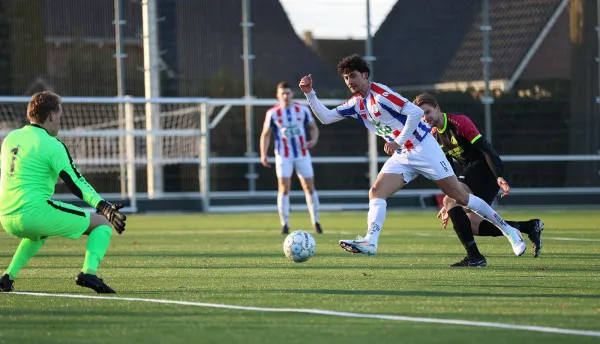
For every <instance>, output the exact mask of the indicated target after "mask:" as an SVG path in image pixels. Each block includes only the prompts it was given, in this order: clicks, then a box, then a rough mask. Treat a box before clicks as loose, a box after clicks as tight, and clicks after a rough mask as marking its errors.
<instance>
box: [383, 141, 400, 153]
mask: <svg viewBox="0 0 600 344" xmlns="http://www.w3.org/2000/svg"><path fill="white" fill-rule="evenodd" d="M398 149H400V145H399V144H397V143H396V142H394V141H392V142H386V143H385V146H384V147H383V150H384V151H385V153H386V154H388V155H394V152H396V151H397V150H398Z"/></svg>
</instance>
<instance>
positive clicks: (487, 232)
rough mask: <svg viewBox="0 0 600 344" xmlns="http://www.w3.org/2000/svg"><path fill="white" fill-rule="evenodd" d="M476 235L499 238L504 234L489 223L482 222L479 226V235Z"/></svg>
mask: <svg viewBox="0 0 600 344" xmlns="http://www.w3.org/2000/svg"><path fill="white" fill-rule="evenodd" d="M507 222H508V221H507ZM511 226H512V225H511ZM513 227H514V226H513ZM477 235H479V236H491V237H499V236H503V235H504V234H502V231H501V230H499V229H498V227H496V226H494V225H493V224H492V223H491V222H490V221H487V220H483V221H481V223H480V224H479V234H477Z"/></svg>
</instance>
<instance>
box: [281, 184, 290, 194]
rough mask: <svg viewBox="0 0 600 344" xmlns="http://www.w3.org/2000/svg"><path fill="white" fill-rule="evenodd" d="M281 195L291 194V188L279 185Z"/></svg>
mask: <svg viewBox="0 0 600 344" xmlns="http://www.w3.org/2000/svg"><path fill="white" fill-rule="evenodd" d="M279 193H280V194H282V195H287V194H289V193H290V187H289V186H287V185H279Z"/></svg>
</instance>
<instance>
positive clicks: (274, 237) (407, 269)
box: [0, 210, 600, 344]
mask: <svg viewBox="0 0 600 344" xmlns="http://www.w3.org/2000/svg"><path fill="white" fill-rule="evenodd" d="M435 214H436V213H435V212H434V211H426V212H420V211H417V212H394V211H391V212H389V213H388V219H387V221H386V223H385V226H384V229H383V231H382V234H381V237H380V242H379V244H380V246H379V254H378V255H377V256H376V257H374V258H367V257H365V256H359V255H350V254H348V253H346V252H344V251H342V250H341V249H340V248H339V247H338V245H337V241H338V240H339V239H350V238H353V237H354V236H356V235H357V234H361V235H363V234H365V233H364V232H365V227H366V225H365V223H366V212H331V213H323V214H322V216H321V217H322V219H321V223H322V225H323V228H324V230H325V234H323V235H318V236H317V235H315V239H316V242H317V251H316V255H315V256H314V257H313V258H312V259H311V260H310V261H308V262H306V263H301V264H297V263H292V262H290V261H289V260H287V258H286V257H285V256H284V255H283V251H282V244H283V239H284V237H283V236H282V235H280V234H279V225H278V217H277V214H271V213H268V214H219V215H131V216H130V217H129V220H128V229H127V231H126V232H125V233H124V234H123V235H121V236H118V235H116V234H115V235H114V236H113V241H112V243H111V247H110V249H109V251H108V254H107V256H106V257H105V260H104V261H103V263H102V265H101V269H100V271H99V274H100V276H101V277H103V278H104V279H105V280H106V281H107V282H108V284H109V285H110V286H111V287H113V288H114V289H115V290H117V292H118V294H116V295H114V297H127V298H145V299H157V300H177V301H188V302H201V303H212V304H224V305H237V306H250V307H263V308H294V309H320V310H329V311H339V312H354V313H363V314H379V315H395V316H407V317H414V318H434V319H454V320H464V321H467V322H468V323H466V325H454V324H439V323H427V322H422V321H425V320H422V321H417V322H412V321H397V320H393V319H364V318H353V317H343V316H335V315H315V314H302V313H289V312H283V313H273V312H265V311H253V310H236V309H223V308H207V307H197V306H194V305H184V304H159V303H150V302H143V301H126V300H116V299H114V300H112V299H111V300H105V299H73V298H64V297H59V296H32V295H19V294H10V293H3V294H0V310H1V313H0V316H2V321H1V322H0V343H83V342H85V343H135V342H140V343H238V342H239V343H241V342H243V343H284V342H285V343H311V344H316V343H346V342H372V343H475V342H485V343H486V344H496V343H511V344H512V343H538V342H539V343H542V342H543V343H544V344H551V343H597V342H598V341H600V338H599V337H593V336H582V335H577V334H556V333H542V332H536V331H529V330H523V329H512V328H504V329H502V328H493V327H485V326H484V327H481V326H469V324H471V323H469V322H493V323H503V324H508V325H531V326H543V327H552V328H563V329H573V330H584V331H585V330H587V331H595V332H600V231H599V229H600V228H599V227H600V225H599V223H600V211H598V210H589V211H573V212H571V211H546V212H541V211H528V212H525V211H502V212H501V214H502V215H503V216H504V218H505V219H509V220H521V219H529V218H533V217H539V218H542V219H543V220H544V222H545V223H546V229H545V231H544V249H543V251H542V256H541V257H540V258H537V259H534V258H533V257H532V256H531V250H530V248H531V244H530V243H529V242H528V245H529V246H528V250H527V252H526V253H525V255H524V256H522V257H515V256H514V255H513V254H512V250H511V248H510V245H509V244H508V242H507V240H506V239H504V238H481V237H476V239H477V242H478V244H479V247H480V250H481V251H482V253H484V254H485V255H486V256H487V259H488V267H485V268H458V269H457V268H450V267H448V265H449V264H451V263H454V262H456V261H458V260H460V259H461V258H462V257H463V256H464V254H463V251H462V248H461V247H460V243H459V241H458V239H457V238H456V237H455V235H454V232H453V231H452V229H449V230H446V231H443V230H441V228H440V226H439V220H437V219H436V218H435ZM291 227H292V230H294V229H305V230H311V229H310V224H309V221H308V214H306V213H302V212H295V213H293V214H292V219H291ZM311 231H312V230H311ZM17 245H18V240H17V239H14V238H12V237H9V236H7V235H3V236H0V266H1V267H2V268H5V267H6V266H7V265H8V263H9V261H10V258H11V257H12V254H13V253H14V250H15V249H16V247H17ZM84 252H85V239H80V240H77V241H71V240H67V239H59V238H52V239H51V240H49V241H48V243H47V244H46V245H45V247H44V248H42V250H41V251H40V254H39V255H38V256H37V257H35V258H33V260H32V261H31V262H30V264H29V265H28V266H27V267H25V268H24V269H23V270H22V272H21V275H20V276H19V279H18V280H17V281H16V284H15V287H16V291H19V292H36V293H54V294H68V295H76V296H84V297H85V296H96V295H98V294H95V293H93V292H92V291H91V290H88V289H83V288H80V287H78V286H76V285H75V283H74V277H75V275H76V274H77V273H78V272H79V269H80V267H81V265H82V263H83V256H84ZM109 297H112V296H109ZM413 320H415V319H413ZM417 320H418V319H417ZM598 334H600V333H598Z"/></svg>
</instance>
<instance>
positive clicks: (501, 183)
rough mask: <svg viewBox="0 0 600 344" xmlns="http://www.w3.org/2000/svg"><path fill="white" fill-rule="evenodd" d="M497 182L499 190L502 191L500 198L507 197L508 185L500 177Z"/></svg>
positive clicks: (508, 192)
mask: <svg viewBox="0 0 600 344" xmlns="http://www.w3.org/2000/svg"><path fill="white" fill-rule="evenodd" d="M497 182H498V186H499V187H500V189H502V195H500V197H505V196H508V195H509V194H510V185H508V183H507V182H506V180H504V178H502V177H498V180H497Z"/></svg>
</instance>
